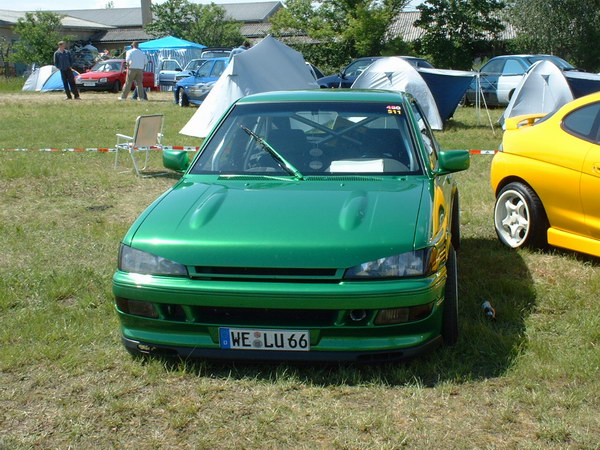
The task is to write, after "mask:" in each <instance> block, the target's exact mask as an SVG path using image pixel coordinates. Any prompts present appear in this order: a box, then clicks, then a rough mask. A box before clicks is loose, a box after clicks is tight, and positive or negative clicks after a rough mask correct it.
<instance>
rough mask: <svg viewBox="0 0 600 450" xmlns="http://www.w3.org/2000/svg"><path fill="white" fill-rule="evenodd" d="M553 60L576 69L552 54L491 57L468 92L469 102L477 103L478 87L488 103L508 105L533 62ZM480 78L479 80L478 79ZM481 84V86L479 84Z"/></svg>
mask: <svg viewBox="0 0 600 450" xmlns="http://www.w3.org/2000/svg"><path fill="white" fill-rule="evenodd" d="M540 60H548V61H552V62H553V63H554V64H556V66H557V67H558V68H559V69H561V70H563V71H566V70H576V69H575V67H573V66H572V65H571V64H569V63H568V62H566V61H565V60H564V59H561V58H559V57H558V56H552V55H505V56H496V57H495V58H492V59H490V60H489V61H488V62H487V63H486V64H485V65H484V66H483V67H482V68H481V69H480V70H479V76H478V77H476V78H475V79H474V80H473V82H472V83H471V86H469V89H468V90H467V93H466V101H467V103H475V101H476V94H477V91H478V88H479V89H480V90H481V93H482V94H483V98H484V99H485V103H486V104H488V105H508V102H509V101H510V98H511V97H512V94H513V92H514V91H515V88H516V87H517V86H518V85H519V82H520V81H521V79H522V78H523V75H525V73H526V72H527V71H528V70H529V68H530V67H531V66H532V65H533V63H535V62H537V61H540ZM478 80H479V81H478ZM478 84H479V86H478Z"/></svg>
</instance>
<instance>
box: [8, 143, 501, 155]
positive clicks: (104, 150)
mask: <svg viewBox="0 0 600 450" xmlns="http://www.w3.org/2000/svg"><path fill="white" fill-rule="evenodd" d="M148 149H149V150H185V151H188V152H190V151H191V152H195V151H198V150H199V149H200V147H190V146H181V145H163V146H162V147H138V150H148ZM0 151H5V152H102V153H110V152H116V151H117V149H115V148H98V147H81V148H0ZM469 153H470V154H472V155H494V154H496V153H498V150H469Z"/></svg>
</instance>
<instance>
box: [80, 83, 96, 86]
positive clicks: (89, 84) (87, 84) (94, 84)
mask: <svg viewBox="0 0 600 450" xmlns="http://www.w3.org/2000/svg"><path fill="white" fill-rule="evenodd" d="M83 85H84V86H96V83H83Z"/></svg>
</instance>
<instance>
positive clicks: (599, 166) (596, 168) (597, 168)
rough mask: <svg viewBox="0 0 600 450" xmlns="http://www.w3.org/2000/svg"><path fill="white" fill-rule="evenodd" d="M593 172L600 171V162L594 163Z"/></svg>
mask: <svg viewBox="0 0 600 450" xmlns="http://www.w3.org/2000/svg"><path fill="white" fill-rule="evenodd" d="M592 172H596V173H600V162H597V163H593V164H592Z"/></svg>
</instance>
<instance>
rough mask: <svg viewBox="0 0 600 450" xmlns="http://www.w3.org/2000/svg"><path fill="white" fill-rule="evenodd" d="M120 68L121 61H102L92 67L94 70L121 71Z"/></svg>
mask: <svg viewBox="0 0 600 450" xmlns="http://www.w3.org/2000/svg"><path fill="white" fill-rule="evenodd" d="M120 70H121V63H120V62H119V61H113V62H100V63H98V64H96V65H95V66H94V67H93V68H92V71H94V72H119V71H120Z"/></svg>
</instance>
